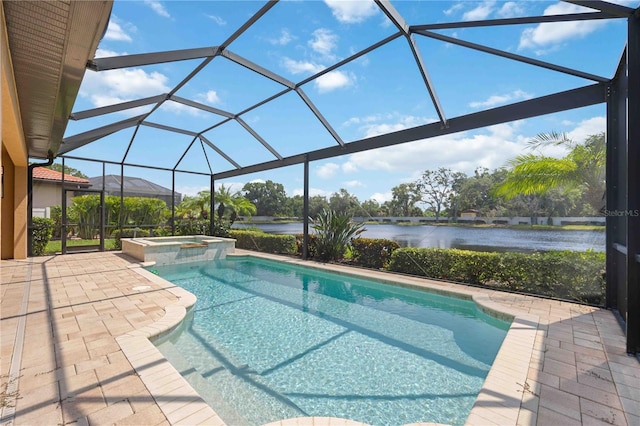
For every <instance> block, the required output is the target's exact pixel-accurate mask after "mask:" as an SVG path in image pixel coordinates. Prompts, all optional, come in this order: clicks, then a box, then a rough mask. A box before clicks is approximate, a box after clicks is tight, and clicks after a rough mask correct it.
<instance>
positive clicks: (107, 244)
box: [45, 238, 116, 254]
mask: <svg viewBox="0 0 640 426" xmlns="http://www.w3.org/2000/svg"><path fill="white" fill-rule="evenodd" d="M115 242H116V240H115V239H113V238H105V240H104V248H105V250H115V249H116V247H115ZM98 244H100V240H67V247H72V246H90V245H98ZM61 251H62V241H60V240H56V241H49V244H47V248H46V249H45V254H54V253H60V252H61Z"/></svg>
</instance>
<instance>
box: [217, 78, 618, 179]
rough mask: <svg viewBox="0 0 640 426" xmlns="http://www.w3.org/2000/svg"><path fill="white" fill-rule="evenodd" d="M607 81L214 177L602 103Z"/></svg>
mask: <svg viewBox="0 0 640 426" xmlns="http://www.w3.org/2000/svg"><path fill="white" fill-rule="evenodd" d="M606 89H607V85H606V84H605V83H598V84H593V85H590V86H583V87H580V88H577V89H572V90H567V91H564V92H559V93H554V94H552V95H548V96H542V97H539V98H534V99H529V100H526V101H523V102H518V103H514V104H510V105H505V106H501V107H497V108H492V109H489V110H485V111H480V112H476V113H473V114H468V115H463V116H460V117H455V118H451V119H449V126H448V127H446V128H443V127H442V126H441V125H440V123H438V122H436V123H431V124H425V125H422V126H416V127H412V128H410V129H404V130H399V131H397V132H392V133H388V134H384V135H379V136H374V137H371V138H366V139H361V140H359V141H356V142H351V143H348V144H346V145H345V146H344V147H342V146H334V147H330V148H323V149H319V150H316V151H312V152H309V153H307V154H298V155H294V156H291V157H287V158H283V159H282V160H276V161H270V162H266V163H261V164H256V165H252V166H248V167H242V168H240V169H237V170H229V171H225V172H221V173H217V174H214V179H225V178H230V177H234V176H242V175H245V174H249V173H256V172H261V171H264V170H271V169H276V168H279V167H285V166H290V165H294V164H301V163H304V161H305V160H306V159H307V158H308V160H309V161H316V160H324V159H327V158H333V157H338V156H341V155H349V154H354V153H356V152H362V151H368V150H371V149H377V148H384V147H388V146H393V145H398V144H403V143H406V142H413V141H417V140H422V139H430V138H434V137H436V136H443V135H448V134H452V133H458V132H463V131H467V130H473V129H479V128H483V127H487V126H493V125H495V124H501V123H508V122H511V121H516V120H522V119H525V118H530V117H537V116H540V115H546V114H553V113H556V112H560V111H567V110H571V109H575V108H582V107H586V106H590V105H596V104H600V103H603V102H605V101H606Z"/></svg>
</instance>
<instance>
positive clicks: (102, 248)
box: [100, 162, 106, 251]
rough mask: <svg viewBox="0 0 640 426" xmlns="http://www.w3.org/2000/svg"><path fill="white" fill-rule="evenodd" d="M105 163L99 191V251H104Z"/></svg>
mask: <svg viewBox="0 0 640 426" xmlns="http://www.w3.org/2000/svg"><path fill="white" fill-rule="evenodd" d="M105 172H106V165H105V164H104V162H103V163H102V191H100V251H104V230H105V212H104V209H105V206H104V190H105V178H104V174H105Z"/></svg>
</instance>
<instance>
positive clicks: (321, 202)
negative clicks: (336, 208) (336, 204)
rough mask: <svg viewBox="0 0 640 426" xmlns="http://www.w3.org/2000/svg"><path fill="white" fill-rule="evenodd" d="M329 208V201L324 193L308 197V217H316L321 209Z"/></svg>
mask: <svg viewBox="0 0 640 426" xmlns="http://www.w3.org/2000/svg"><path fill="white" fill-rule="evenodd" d="M327 209H329V202H328V201H327V197H325V196H324V195H314V196H313V197H309V217H310V218H316V217H318V215H319V214H320V213H321V212H322V211H323V210H327Z"/></svg>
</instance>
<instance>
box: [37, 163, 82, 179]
mask: <svg viewBox="0 0 640 426" xmlns="http://www.w3.org/2000/svg"><path fill="white" fill-rule="evenodd" d="M46 168H47V169H51V170H55V171H56V172H60V173H62V164H60V163H53V164H52V165H50V166H46ZM64 173H65V174H67V175H71V176H75V177H79V178H84V179H89V176H87V175H85V174H84V173H82V172H81V171H80V170H78V169H74V168H73V167H69V166H67V165H65V166H64Z"/></svg>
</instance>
